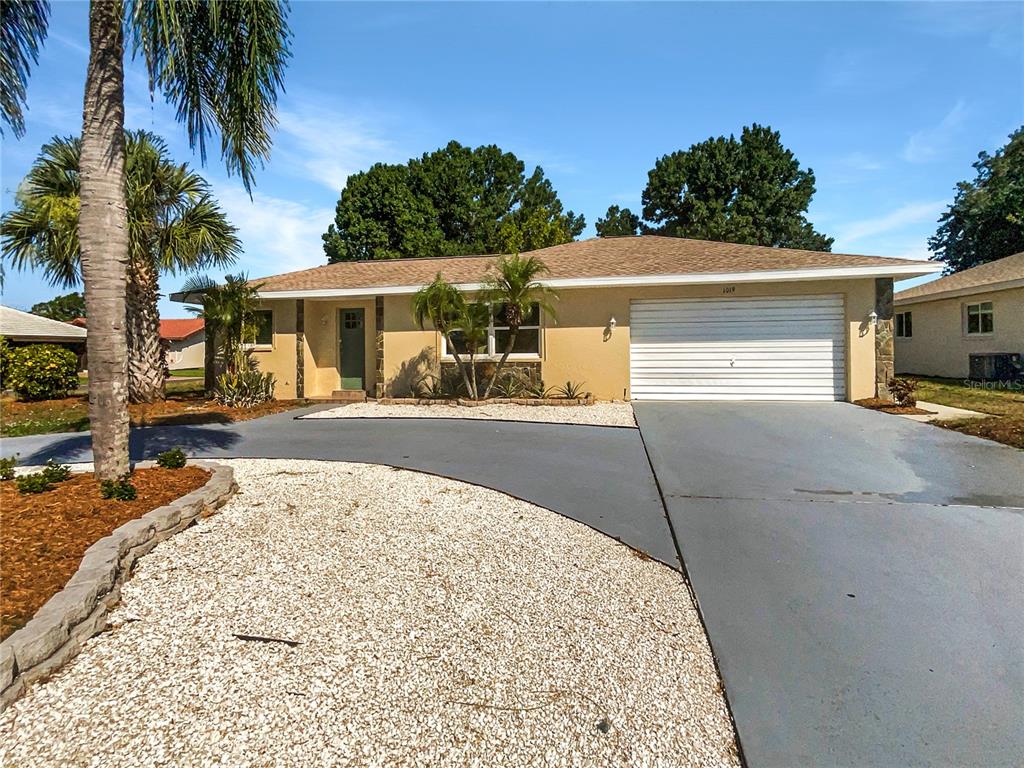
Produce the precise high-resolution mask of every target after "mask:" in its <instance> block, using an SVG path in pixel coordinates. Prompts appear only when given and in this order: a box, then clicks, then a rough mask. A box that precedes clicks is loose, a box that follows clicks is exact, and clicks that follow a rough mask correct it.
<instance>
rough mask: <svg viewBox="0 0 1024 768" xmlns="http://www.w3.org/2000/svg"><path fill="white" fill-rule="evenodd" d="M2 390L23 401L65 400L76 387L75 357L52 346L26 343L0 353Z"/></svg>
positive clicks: (76, 361) (69, 351) (70, 352)
mask: <svg viewBox="0 0 1024 768" xmlns="http://www.w3.org/2000/svg"><path fill="white" fill-rule="evenodd" d="M3 358H4V360H3V366H2V367H3V374H4V387H9V388H10V389H13V390H14V391H15V393H17V395H18V396H19V397H21V398H22V399H24V400H53V399H56V398H60V397H67V394H68V392H70V391H71V390H73V389H74V388H75V387H77V386H78V358H77V357H76V356H75V353H74V352H72V351H71V350H69V349H65V348H64V347H59V346H57V345H56V344H29V345H28V346H27V347H5V349H4V350H3Z"/></svg>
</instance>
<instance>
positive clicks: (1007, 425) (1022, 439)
mask: <svg viewBox="0 0 1024 768" xmlns="http://www.w3.org/2000/svg"><path fill="white" fill-rule="evenodd" d="M934 423H935V424H938V425H939V426H940V427H945V428H946V429H953V430H956V431H957V432H962V433H964V434H965V435H974V436H975V437H984V438H986V439H987V440H995V441H996V442H997V443H1003V444H1004V445H1010V446H1013V447H1014V448H1022V449H1024V419H1022V418H1019V417H1016V416H989V417H988V418H987V419H956V420H948V421H937V422H934Z"/></svg>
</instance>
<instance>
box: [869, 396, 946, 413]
mask: <svg viewBox="0 0 1024 768" xmlns="http://www.w3.org/2000/svg"><path fill="white" fill-rule="evenodd" d="M853 404H854V405H859V406H860V407H861V408H868V409H870V410H872V411H881V412H882V413H896V414H911V415H914V416H926V415H928V414H932V413H935V411H926V410H924V409H923V408H918V407H916V406H906V405H896V404H895V403H894V402H892V401H891V400H883V399H882V398H880V397H867V398H864V399H863V400H854V401H853Z"/></svg>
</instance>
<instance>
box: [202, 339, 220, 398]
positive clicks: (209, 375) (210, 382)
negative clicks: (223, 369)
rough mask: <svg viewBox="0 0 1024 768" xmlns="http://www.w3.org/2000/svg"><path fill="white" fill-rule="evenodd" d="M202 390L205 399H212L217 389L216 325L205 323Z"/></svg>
mask: <svg viewBox="0 0 1024 768" xmlns="http://www.w3.org/2000/svg"><path fill="white" fill-rule="evenodd" d="M203 338H204V339H205V340H204V341H203V390H204V391H205V392H206V396H207V397H213V391H214V390H215V389H216V388H217V368H216V366H217V325H216V323H211V322H210V321H209V320H206V321H205V330H204V332H203Z"/></svg>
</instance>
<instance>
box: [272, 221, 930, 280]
mask: <svg viewBox="0 0 1024 768" xmlns="http://www.w3.org/2000/svg"><path fill="white" fill-rule="evenodd" d="M531 255H533V256H537V257H539V258H541V259H543V261H544V263H545V264H547V266H548V269H549V270H550V273H549V274H548V275H547V276H546V278H545V279H551V280H558V279H573V278H576V279H578V278H599V277H636V276H641V277H642V276H647V275H650V276H655V275H686V274H701V273H719V272H757V271H766V270H790V269H813V268H828V267H858V266H865V267H870V266H903V265H916V266H921V265H922V262H920V261H913V260H909V259H891V258H885V257H882V256H856V255H850V254H843V253H825V252H821V251H800V250H795V249H791V248H769V247H765V246H760V245H739V244H736V243H718V242H712V241H708V240H688V239H685V238H679V237H661V236H656V235H640V236H636V237H603V238H600V237H599V238H592V239H590V240H577V241H574V242H571V243H565V244H563V245H555V246H552V247H550V248H542V249H540V250H537V251H532V252H531ZM497 258H498V257H496V256H458V257H448V258H441V257H438V258H423V259H394V260H385V261H349V262H339V263H337V264H327V265H325V266H322V267H314V268H312V269H305V270H302V271H299V272H289V273H286V274H283V275H274V276H273V277H265V278H260V279H257V280H253V281H252V282H253V283H255V284H261V289H260V290H261V291H263V292H270V291H302V290H316V289H331V288H380V287H384V286H418V285H423V284H425V283H429V282H430V281H431V280H433V279H434V275H436V274H437V273H438V272H440V273H441V274H442V275H444V277H445V279H447V280H448V281H449V282H452V283H477V282H479V281H480V278H481V277H482V276H483V274H484V272H485V271H486V270H487V269H488V268H490V267H491V266H492V265H493V264H494V262H495V261H496V259H497ZM923 271H927V267H926V268H925V270H923Z"/></svg>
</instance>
